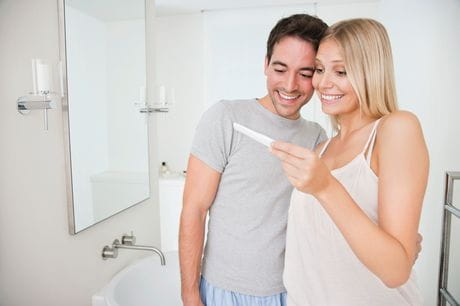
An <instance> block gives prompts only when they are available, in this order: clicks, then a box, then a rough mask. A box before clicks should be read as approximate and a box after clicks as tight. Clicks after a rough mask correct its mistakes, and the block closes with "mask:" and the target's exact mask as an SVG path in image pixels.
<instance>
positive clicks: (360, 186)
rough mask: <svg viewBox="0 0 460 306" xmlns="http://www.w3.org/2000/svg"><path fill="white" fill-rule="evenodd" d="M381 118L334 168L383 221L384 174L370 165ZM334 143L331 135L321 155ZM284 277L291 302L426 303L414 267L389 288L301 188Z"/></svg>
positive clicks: (295, 196)
mask: <svg viewBox="0 0 460 306" xmlns="http://www.w3.org/2000/svg"><path fill="white" fill-rule="evenodd" d="M378 121H379V120H377V121H376V122H375V124H374V127H373V129H372V132H371V134H370V135H369V139H368V140H367V142H366V145H365V146H364V149H363V151H362V152H361V153H360V154H358V155H357V156H356V157H355V158H354V159H353V160H352V161H350V162H349V163H347V164H346V165H345V166H343V167H340V168H337V169H334V170H332V171H331V173H332V175H333V176H334V177H335V178H336V179H337V180H338V181H339V182H340V183H341V184H342V185H343V186H344V187H345V188H346V190H347V191H348V192H349V194H350V195H351V197H352V198H353V199H354V200H355V202H356V203H357V204H358V205H359V206H360V207H361V209H362V210H363V211H364V212H365V213H366V214H367V215H368V216H369V218H370V219H372V221H373V222H375V223H377V221H378V214H377V206H378V200H377V191H378V177H377V176H376V175H375V173H374V172H373V171H372V169H371V167H370V157H371V156H372V149H373V146H374V141H375V136H376V131H377V130H376V128H377V125H378ZM329 142H330V139H329V140H328V141H327V142H326V144H325V145H324V147H323V149H322V150H321V153H320V157H321V156H322V155H323V153H324V151H325V150H326V148H327V147H328V145H329ZM368 147H369V150H368V152H367V154H366V155H365V152H366V150H367V148H368ZM337 205H340V203H337ZM369 247H370V248H371V247H372V245H369ZM283 279H284V284H285V286H286V289H287V292H288V306H294V305H296V306H309V305H310V306H399V305H422V298H421V294H420V292H419V289H418V286H417V284H416V280H415V275H414V272H413V271H412V273H411V276H410V279H409V280H408V281H407V283H405V284H404V285H403V286H401V287H399V288H394V289H391V288H388V287H386V286H385V284H383V282H382V281H381V280H380V279H379V278H378V277H377V276H375V275H374V274H373V273H372V272H371V271H369V270H368V269H367V268H366V266H364V264H362V263H361V261H360V260H359V259H358V258H357V257H356V255H355V254H354V253H353V251H352V250H351V248H350V246H349V245H348V243H347V242H346V240H345V238H344V237H343V236H342V233H341V232H340V231H339V229H338V228H337V226H336V225H335V223H334V222H333V221H332V220H331V218H330V217H329V215H328V214H327V213H326V211H325V210H324V209H323V207H322V206H321V204H320V203H319V202H318V201H317V200H316V199H315V198H314V197H313V196H311V195H309V194H306V193H303V192H300V191H298V190H296V189H294V191H293V192H292V196H291V206H290V209H289V219H288V228H287V237H286V257H285V270H284V275H283Z"/></svg>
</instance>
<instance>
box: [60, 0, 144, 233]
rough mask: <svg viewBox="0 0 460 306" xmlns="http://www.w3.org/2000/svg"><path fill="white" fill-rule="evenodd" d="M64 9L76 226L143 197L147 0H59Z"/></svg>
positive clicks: (73, 224)
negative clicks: (145, 1)
mask: <svg viewBox="0 0 460 306" xmlns="http://www.w3.org/2000/svg"><path fill="white" fill-rule="evenodd" d="M63 11H64V12H63V13H62V12H61V19H62V18H63V19H64V20H61V28H62V26H64V27H65V35H62V34H61V38H62V37H63V36H64V37H65V40H63V41H61V48H62V49H64V51H65V53H64V54H63V52H62V51H61V57H62V58H63V61H64V62H65V67H66V69H64V70H66V74H65V76H64V79H67V83H66V84H64V86H66V87H67V91H66V92H67V96H66V97H65V98H66V99H64V102H63V103H64V107H63V109H64V111H66V110H68V116H64V117H65V120H67V122H65V128H67V129H68V133H67V135H66V136H67V137H68V139H67V145H68V150H67V151H68V152H67V153H68V156H67V162H68V165H67V168H68V173H69V174H68V178H67V180H68V202H69V224H70V233H71V234H75V233H78V232H80V231H82V230H84V229H86V228H88V227H89V226H91V225H93V224H95V223H97V222H100V221H101V220H104V219H106V218H108V217H110V216H112V215H114V214H116V213H118V212H120V211H122V210H124V209H126V208H128V207H130V206H132V205H135V204H136V203H140V202H141V201H143V200H145V199H147V198H148V197H149V193H150V192H149V175H148V134H147V118H146V115H145V114H142V113H140V108H142V107H143V104H144V103H145V82H146V68H145V67H146V62H145V3H144V0H131V1H122V0H117V1H113V0H103V1H92V0H64V5H63ZM61 31H62V29H61ZM64 43H65V47H64V46H63V44H64ZM65 106H67V107H65Z"/></svg>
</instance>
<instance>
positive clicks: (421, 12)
mask: <svg viewBox="0 0 460 306" xmlns="http://www.w3.org/2000/svg"><path fill="white" fill-rule="evenodd" d="M459 17H460V2H459V1H457V0H441V1H435V0H422V1H416V0H406V1H396V0H385V1H382V3H381V8H380V19H381V21H382V22H383V23H384V24H385V25H386V27H387V30H388V32H389V35H390V38H391V42H392V45H393V53H394V59H395V63H394V64H395V73H396V82H397V90H398V97H399V102H400V106H401V108H403V109H408V110H412V111H413V112H415V113H416V114H417V116H418V117H419V119H420V121H421V124H422V127H423V130H424V133H425V139H426V142H427V144H428V149H429V152H430V164H431V165H430V177H429V184H428V188H427V192H426V196H425V202H424V207H423V211H422V220H421V225H420V232H421V233H422V234H423V237H424V241H423V251H422V253H421V255H420V257H419V259H418V260H417V263H416V270H417V272H418V276H419V282H420V285H421V289H422V291H423V293H424V296H425V300H426V303H425V305H435V304H436V295H437V292H436V288H437V281H438V269H439V248H440V244H441V242H440V237H441V223H442V204H443V200H444V181H445V176H444V175H445V174H444V172H445V171H447V170H449V171H452V170H456V171H458V170H460V160H459V156H460V139H459V137H458V135H460V126H459V125H458V115H459V114H460V106H459V99H458V95H457V90H458V84H459V83H458V80H459V78H458V71H459V69H460V58H459V56H458V54H459V50H460V39H459V37H460V20H459ZM456 239H457V241H458V237H457V238H456ZM453 243H456V241H454V242H453ZM457 265H458V261H457ZM457 269H459V267H458V266H457ZM457 271H458V270H457Z"/></svg>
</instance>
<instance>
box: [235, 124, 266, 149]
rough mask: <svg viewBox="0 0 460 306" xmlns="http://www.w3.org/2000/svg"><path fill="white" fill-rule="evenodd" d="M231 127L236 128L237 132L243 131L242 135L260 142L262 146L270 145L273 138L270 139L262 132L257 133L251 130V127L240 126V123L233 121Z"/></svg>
mask: <svg viewBox="0 0 460 306" xmlns="http://www.w3.org/2000/svg"><path fill="white" fill-rule="evenodd" d="M233 128H234V129H235V130H237V131H238V132H241V133H243V134H244V135H246V136H248V137H250V138H252V139H254V140H255V141H257V142H260V143H261V144H263V145H264V146H267V147H270V145H271V144H272V142H273V141H274V140H273V139H271V138H270V137H268V136H265V135H263V134H260V133H257V132H255V131H253V130H251V129H248V128H247V127H245V126H242V125H241V124H238V123H235V122H234V123H233Z"/></svg>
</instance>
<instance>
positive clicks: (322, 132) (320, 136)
mask: <svg viewBox="0 0 460 306" xmlns="http://www.w3.org/2000/svg"><path fill="white" fill-rule="evenodd" d="M318 129H319V133H318V138H316V142H315V148H316V147H317V146H318V145H319V144H320V143H322V142H324V141H326V140H327V135H326V131H325V130H324V129H323V127H322V126H321V125H319V124H318Z"/></svg>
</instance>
